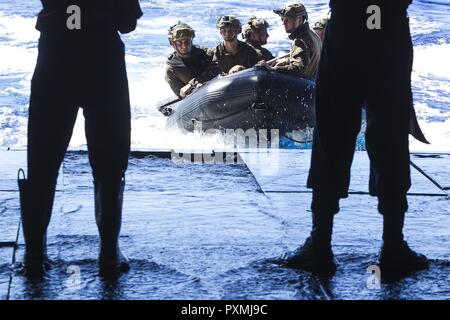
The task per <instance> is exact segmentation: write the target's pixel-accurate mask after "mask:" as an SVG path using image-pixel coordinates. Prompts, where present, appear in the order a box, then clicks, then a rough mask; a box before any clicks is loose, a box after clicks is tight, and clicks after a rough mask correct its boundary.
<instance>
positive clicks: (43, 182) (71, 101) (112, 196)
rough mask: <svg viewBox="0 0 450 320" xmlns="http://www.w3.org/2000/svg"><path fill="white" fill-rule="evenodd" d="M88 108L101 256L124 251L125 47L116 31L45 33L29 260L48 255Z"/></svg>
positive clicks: (27, 220)
mask: <svg viewBox="0 0 450 320" xmlns="http://www.w3.org/2000/svg"><path fill="white" fill-rule="evenodd" d="M80 107H82V108H83V114H84V118H85V131H86V138H87V144H88V150H89V160H90V164H91V166H92V174H93V177H94V182H95V193H96V196H95V204H96V220H97V224H98V227H99V232H100V236H101V251H100V258H101V259H102V257H103V258H104V260H108V259H109V260H114V259H115V257H116V256H117V252H118V244H117V241H118V236H119V232H120V220H121V206H122V192H123V185H124V181H123V175H124V173H125V170H126V169H127V163H128V155H129V151H130V130H131V129H130V102H129V93H128V81H127V75H126V69H125V58H124V44H123V43H122V41H121V40H120V37H119V35H118V34H117V32H115V31H113V30H111V31H108V30H102V31H96V32H92V31H91V32H84V31H76V32H69V31H64V32H50V31H48V32H43V33H42V34H41V38H40V40H39V56H38V61H37V65H36V69H35V72H34V76H33V79H32V84H31V98H30V109H29V122H28V181H27V182H26V183H23V182H22V184H21V185H22V187H21V189H22V190H21V196H22V198H23V199H22V221H23V228H24V236H25V242H26V259H25V260H26V261H27V260H28V261H29V262H31V261H38V263H40V261H41V260H42V259H43V256H45V233H46V229H47V226H48V223H49V221H50V216H51V211H52V205H53V198H54V193H55V185H56V181H57V177H58V171H59V168H60V166H61V163H62V161H63V159H64V154H65V152H66V149H67V147H68V144H69V142H70V138H71V136H72V131H73V127H74V124H75V120H76V116H77V112H78V109H79V108H80Z"/></svg>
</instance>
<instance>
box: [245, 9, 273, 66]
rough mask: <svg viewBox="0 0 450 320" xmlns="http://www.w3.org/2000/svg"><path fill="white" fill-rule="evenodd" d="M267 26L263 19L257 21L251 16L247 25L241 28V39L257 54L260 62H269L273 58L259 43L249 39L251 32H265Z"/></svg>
mask: <svg viewBox="0 0 450 320" xmlns="http://www.w3.org/2000/svg"><path fill="white" fill-rule="evenodd" d="M268 28H269V24H268V23H267V21H266V20H264V19H258V18H257V17H255V16H251V17H250V18H249V19H248V21H247V24H246V25H245V26H244V27H243V28H242V38H243V39H245V43H247V44H248V45H250V46H252V47H253V49H255V50H256V52H257V53H258V56H259V59H260V60H265V61H270V60H272V59H273V58H275V57H274V56H273V55H272V53H271V52H270V51H269V50H267V49H266V48H264V47H263V46H262V45H261V44H260V43H256V42H254V41H252V40H251V39H250V34H251V33H253V32H259V31H262V30H267V29H268Z"/></svg>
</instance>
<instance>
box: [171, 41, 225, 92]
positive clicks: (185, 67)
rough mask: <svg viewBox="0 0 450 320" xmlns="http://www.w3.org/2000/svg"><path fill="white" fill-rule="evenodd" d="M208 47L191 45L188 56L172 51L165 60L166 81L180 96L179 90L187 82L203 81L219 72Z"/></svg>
mask: <svg viewBox="0 0 450 320" xmlns="http://www.w3.org/2000/svg"><path fill="white" fill-rule="evenodd" d="M208 50H209V49H208V48H204V47H199V46H192V51H191V55H190V57H189V58H181V57H180V56H179V55H178V54H177V53H176V52H174V53H172V54H171V55H170V56H169V57H168V59H167V62H166V77H165V79H166V81H167V83H168V84H169V85H170V87H171V88H172V90H173V92H174V93H175V94H176V95H177V96H180V90H181V88H183V87H184V86H185V85H187V84H188V83H190V82H191V83H192V84H197V83H204V82H207V81H209V80H211V79H212V78H214V77H215V76H217V75H218V74H219V72H220V71H219V67H218V65H217V63H215V62H213V61H212V56H211V55H209V54H208Z"/></svg>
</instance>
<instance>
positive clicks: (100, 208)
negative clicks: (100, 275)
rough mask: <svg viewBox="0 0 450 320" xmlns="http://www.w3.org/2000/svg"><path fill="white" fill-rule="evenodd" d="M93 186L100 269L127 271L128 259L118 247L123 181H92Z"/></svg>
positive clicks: (103, 270) (104, 270) (102, 270)
mask: <svg viewBox="0 0 450 320" xmlns="http://www.w3.org/2000/svg"><path fill="white" fill-rule="evenodd" d="M94 186H95V220H96V222H97V227H98V231H99V234H100V255H99V267H100V271H101V272H106V273H108V272H117V271H127V270H128V269H129V262H128V259H127V257H126V256H125V255H124V254H123V253H122V252H121V251H120V248H119V234H120V227H121V223H122V203H123V191H124V186H125V181H124V180H123V179H121V180H119V181H94Z"/></svg>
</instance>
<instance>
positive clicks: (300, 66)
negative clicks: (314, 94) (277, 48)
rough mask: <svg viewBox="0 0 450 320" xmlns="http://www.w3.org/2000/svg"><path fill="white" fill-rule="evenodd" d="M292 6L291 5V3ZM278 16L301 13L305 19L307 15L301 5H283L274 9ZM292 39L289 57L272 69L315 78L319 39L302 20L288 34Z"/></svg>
mask: <svg viewBox="0 0 450 320" xmlns="http://www.w3.org/2000/svg"><path fill="white" fill-rule="evenodd" d="M291 6H292V5H291ZM274 12H275V13H277V14H279V15H280V16H291V17H297V16H300V15H303V16H304V17H305V20H307V19H308V15H307V13H306V10H305V8H304V6H303V5H300V6H296V7H290V5H289V4H288V5H287V6H285V7H283V8H282V9H281V10H275V11H274ZM289 39H291V40H292V44H291V50H290V53H289V59H287V61H286V62H284V63H278V64H277V65H275V66H274V67H273V69H274V70H276V71H278V72H281V73H286V74H290V75H294V76H299V77H305V78H315V77H316V75H317V70H318V66H319V60H320V50H321V46H322V44H321V40H320V38H319V36H318V35H317V34H316V33H315V32H314V31H312V30H311V29H310V28H309V24H308V23H307V22H304V23H303V24H302V26H301V27H299V28H298V29H297V30H295V31H294V32H292V33H291V34H290V35H289Z"/></svg>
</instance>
